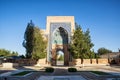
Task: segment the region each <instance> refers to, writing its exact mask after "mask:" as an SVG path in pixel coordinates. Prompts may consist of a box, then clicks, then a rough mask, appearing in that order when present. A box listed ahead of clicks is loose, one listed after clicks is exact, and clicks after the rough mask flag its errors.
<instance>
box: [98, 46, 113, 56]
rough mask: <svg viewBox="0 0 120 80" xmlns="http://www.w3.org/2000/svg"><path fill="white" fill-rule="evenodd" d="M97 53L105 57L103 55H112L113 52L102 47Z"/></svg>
mask: <svg viewBox="0 0 120 80" xmlns="http://www.w3.org/2000/svg"><path fill="white" fill-rule="evenodd" d="M97 52H98V54H99V55H103V54H107V53H111V52H112V51H111V50H109V49H106V48H104V47H102V48H99V49H98V51H97Z"/></svg>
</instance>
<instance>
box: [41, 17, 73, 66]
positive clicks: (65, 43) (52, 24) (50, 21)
mask: <svg viewBox="0 0 120 80" xmlns="http://www.w3.org/2000/svg"><path fill="white" fill-rule="evenodd" d="M74 30H75V22H74V16H47V21H46V30H42V31H43V34H44V36H46V39H47V40H48V47H47V57H46V60H47V62H48V63H51V65H56V63H57V54H59V53H63V54H64V65H69V61H70V59H71V54H70V52H69V44H70V43H71V36H72V35H73V32H74Z"/></svg>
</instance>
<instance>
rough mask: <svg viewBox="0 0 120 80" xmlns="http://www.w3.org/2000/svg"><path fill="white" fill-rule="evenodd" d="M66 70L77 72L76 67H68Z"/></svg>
mask: <svg viewBox="0 0 120 80" xmlns="http://www.w3.org/2000/svg"><path fill="white" fill-rule="evenodd" d="M68 72H77V69H76V68H68Z"/></svg>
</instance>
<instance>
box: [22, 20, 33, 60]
mask: <svg viewBox="0 0 120 80" xmlns="http://www.w3.org/2000/svg"><path fill="white" fill-rule="evenodd" d="M33 33H34V24H33V22H32V20H31V22H30V23H28V25H27V28H26V31H25V34H24V41H23V46H24V47H25V49H26V57H27V58H31V57H32V51H33Z"/></svg>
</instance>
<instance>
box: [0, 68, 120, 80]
mask: <svg viewBox="0 0 120 80" xmlns="http://www.w3.org/2000/svg"><path fill="white" fill-rule="evenodd" d="M54 69H55V71H54V72H53V73H46V72H44V69H42V68H39V67H32V66H31V67H30V66H29V67H24V68H19V70H37V71H38V72H33V73H32V74H31V75H29V76H27V77H21V78H20V77H11V76H7V78H8V79H7V80H37V79H38V78H39V77H40V76H76V75H77V76H82V77H84V78H85V79H87V80H106V79H107V78H120V76H119V75H107V76H105V75H103V76H98V75H95V74H93V73H91V72H88V71H90V70H98V71H104V72H109V73H110V72H114V73H113V74H115V73H117V74H120V67H117V68H116V67H110V66H96V67H84V68H79V67H77V69H78V70H79V72H73V73H70V72H68V71H67V69H68V67H54ZM2 71H3V69H2V70H0V72H1V74H2V73H3V72H2ZM7 71H8V70H6V72H7ZM0 80H5V79H2V78H0ZM119 80H120V79H119Z"/></svg>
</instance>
